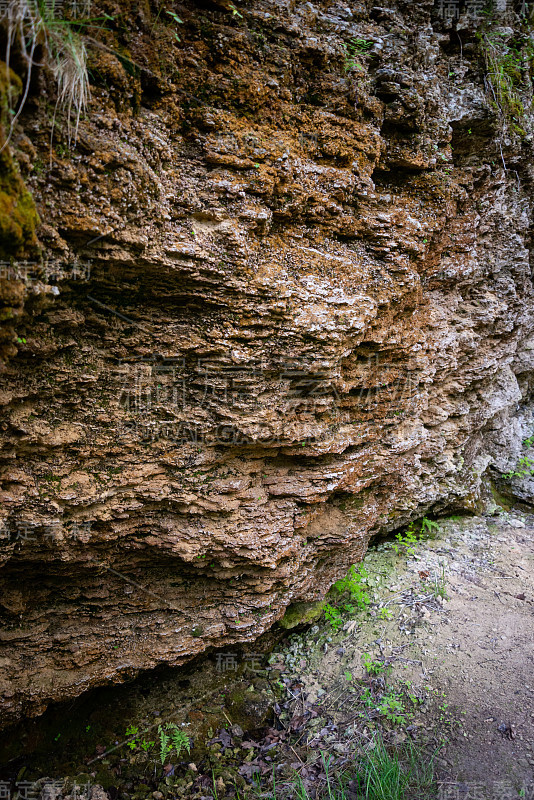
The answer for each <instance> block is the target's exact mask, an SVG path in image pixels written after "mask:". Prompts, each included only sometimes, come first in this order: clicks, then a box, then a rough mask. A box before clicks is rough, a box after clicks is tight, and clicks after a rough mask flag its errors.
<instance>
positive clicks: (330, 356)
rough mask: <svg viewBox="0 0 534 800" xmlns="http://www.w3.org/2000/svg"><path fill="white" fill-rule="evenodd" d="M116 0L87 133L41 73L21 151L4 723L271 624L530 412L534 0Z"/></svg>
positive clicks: (99, 47)
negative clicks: (63, 113)
mask: <svg viewBox="0 0 534 800" xmlns="http://www.w3.org/2000/svg"><path fill="white" fill-rule="evenodd" d="M441 5H443V4H441ZM501 5H502V4H501ZM519 5H521V4H519ZM524 5H525V4H523V6H524ZM95 6H98V7H97V8H95V11H94V13H95V14H101V13H107V14H108V15H109V16H110V17H111V18H112V19H111V20H110V21H108V23H107V28H108V30H102V31H99V32H98V34H97V35H98V38H97V39H94V38H93V34H91V36H89V35H88V39H87V45H88V49H89V53H90V63H89V66H90V76H91V83H92V85H91V91H92V100H91V104H90V108H89V112H88V114H87V115H86V117H85V118H84V119H82V121H81V123H80V129H79V135H78V141H77V145H76V148H75V149H72V150H69V147H68V142H67V141H66V139H65V134H64V133H62V131H61V130H56V132H55V134H54V139H53V145H52V148H50V107H51V104H52V106H53V100H54V91H55V90H54V85H53V80H52V76H51V75H50V74H49V72H48V71H47V70H46V69H45V68H41V69H39V68H36V69H35V74H34V75H33V77H32V91H31V93H30V96H29V99H28V101H27V105H26V107H25V109H24V111H23V113H22V115H21V118H20V125H19V126H18V127H17V128H16V130H15V133H14V135H13V138H12V140H11V143H10V146H9V150H7V149H6V150H5V151H4V153H8V152H9V153H10V154H11V155H9V158H14V159H15V160H16V162H17V163H18V164H19V165H20V171H21V176H22V177H21V178H20V181H22V178H23V179H24V181H25V183H26V186H27V187H29V188H30V189H31V191H32V194H33V197H34V199H35V204H36V208H37V211H38V213H39V216H40V220H41V225H40V228H38V230H37V233H38V237H39V245H36V244H35V241H34V239H33V237H34V227H35V225H34V222H35V218H34V216H32V215H33V213H34V212H33V210H30V212H28V213H29V214H30V217H31V222H32V224H31V225H29V226H28V231H27V235H26V238H24V236H23V235H22V234H21V240H20V242H17V244H16V247H15V250H11V251H8V250H7V249H6V250H5V255H4V258H5V259H6V261H4V262H3V263H4V265H5V264H7V263H8V260H9V259H10V258H11V259H12V258H15V261H14V262H13V264H14V266H16V267H17V269H18V270H19V271H18V272H17V273H16V274H13V273H12V272H9V273H7V272H5V271H4V275H3V276H2V280H0V301H1V302H2V304H3V311H2V320H3V321H4V334H3V339H2V342H1V343H2V345H3V355H4V364H5V366H4V371H3V372H2V374H1V376H0V378H1V387H0V402H1V416H0V429H1V432H2V448H1V451H0V458H1V480H2V491H1V503H2V511H1V514H2V527H1V529H0V536H1V537H2V538H1V539H0V567H1V568H0V586H1V590H0V619H1V628H0V665H1V671H0V689H1V694H2V696H3V700H2V701H1V706H0V718H1V721H2V724H4V725H5V724H9V723H11V722H13V721H15V720H16V719H18V718H19V717H20V716H21V715H24V714H35V713H39V712H40V711H42V710H43V709H44V708H45V707H46V705H47V704H48V703H49V702H50V701H51V700H58V699H65V698H69V697H73V696H76V695H78V694H79V693H81V692H82V691H84V690H85V689H87V688H89V687H91V686H95V685H98V684H102V683H105V682H111V681H122V680H124V679H127V678H129V677H131V676H133V675H135V674H136V673H137V672H138V671H139V670H142V669H147V668H150V667H154V666H156V665H158V664H173V665H179V664H182V663H184V662H185V661H186V660H188V659H189V658H191V657H192V656H194V655H196V654H198V653H201V652H203V651H204V650H205V649H206V648H208V647H214V646H221V645H225V644H229V643H233V642H238V641H245V640H251V639H254V638H255V637H256V636H258V635H259V634H260V633H261V632H262V631H264V630H266V629H267V628H268V627H269V626H271V625H272V624H273V623H274V622H275V621H276V620H278V619H279V618H280V617H281V616H282V615H283V614H284V611H285V609H286V608H287V607H288V605H290V604H291V603H294V602H297V601H303V600H313V599H317V598H320V597H322V596H324V593H325V592H326V591H327V589H328V588H329V586H330V585H331V584H332V582H333V581H335V580H336V579H338V578H339V577H341V576H342V575H343V574H344V573H345V572H346V570H347V568H348V567H349V565H350V564H352V563H354V562H357V561H358V560H359V559H360V558H361V557H362V556H363V554H364V552H365V549H366V546H367V543H368V541H369V538H370V537H371V536H372V535H373V534H376V533H378V532H380V531H382V532H383V531H388V530H393V529H395V528H397V527H399V526H401V525H402V524H404V523H406V522H408V521H409V520H410V519H414V518H418V517H421V516H423V515H424V514H426V513H434V514H436V513H439V512H440V511H443V510H445V509H447V508H456V509H458V508H466V509H469V508H473V507H475V505H476V501H477V492H478V487H479V485H480V480H481V476H482V475H483V474H484V472H485V471H486V470H487V469H488V468H495V469H498V470H501V471H504V470H506V469H509V468H510V467H511V466H512V465H513V464H514V463H515V461H516V460H517V458H518V454H519V451H520V445H521V439H522V438H523V437H524V436H525V435H527V432H528V433H530V427H529V424H530V420H531V411H530V406H529V402H530V384H531V376H532V369H533V348H534V338H533V327H534V326H533V318H532V310H533V300H532V276H531V266H530V249H531V241H530V225H531V212H532V202H531V194H532V181H531V178H532V175H531V172H532V166H531V161H532V137H531V135H530V129H531V125H532V119H531V117H530V113H529V108H530V106H529V100H530V60H529V58H530V56H528V53H529V52H530V51H529V50H528V47H527V46H526V44H525V43H526V42H528V41H529V37H530V23H529V20H528V18H527V17H526V16H525V15H523V16H520V15H519V13H518V11H520V10H521V9H515V8H513V7H512V3H509V4H508V7H507V9H505V8H504V7H502V8H501V7H500V8H499V10H498V13H497V15H496V16H494V17H493V18H491V19H486V18H477V19H471V18H469V15H468V14H467V15H466V14H464V15H463V16H461V17H460V18H459V19H453V20H452V21H447V20H446V19H444V18H443V15H440V10H439V7H438V8H433V6H432V4H431V3H429V2H427V1H426V0H422V1H421V2H419V1H417V2H411V1H410V2H403V0H399V2H397V3H390V2H388V3H387V4H384V7H382V6H380V7H379V6H378V5H377V4H376V3H375V2H355V3H352V4H350V7H346V6H345V5H344V4H343V3H339V4H337V5H336V4H335V3H332V2H328V0H321V1H320V2H316V3H314V4H312V3H310V2H306V3H304V2H302V3H300V2H294V1H292V2H274V0H251V1H250V2H249V3H247V4H242V5H239V6H238V5H237V4H236V5H233V4H229V3H226V2H225V0H220V1H219V0H217V2H214V3H207V2H206V3H205V4H200V3H198V4H196V3H192V2H185V3H181V4H180V5H179V6H178V5H175V6H172V10H173V13H175V14H177V15H178V16H179V18H180V19H181V20H182V22H181V23H178V22H177V21H176V20H175V18H174V17H173V16H172V15H171V14H168V13H167V11H168V10H171V5H169V9H165V13H164V14H160V15H159V16H158V14H157V9H155V8H150V7H149V4H148V2H144V3H142V2H140V3H134V4H132V5H131V7H130V6H129V5H128V4H126V3H118V2H117V3H114V2H109V3H105V2H102V3H98V4H97V3H95ZM127 6H128V7H127ZM437 6H439V4H437ZM458 9H459V11H462V10H463V11H465V4H464V5H462V4H461V3H459V4H458ZM527 10H528V9H527ZM481 26H486V27H481ZM487 26H492V27H491V31H492V34H491V35H497V34H500V33H502V34H503V41H505V42H510V43H511V44H513V43H514V42H519V44H517V47H518V48H522V49H521V52H522V53H527V55H524V58H523V62H522V65H521V68H520V69H519V73H518V77H517V80H516V84H517V92H518V93H521V96H522V97H523V104H524V111H522V113H521V114H519V113H518V114H517V115H516V119H513V118H511V119H510V120H506V119H505V120H503V118H502V113H501V111H499V109H498V108H496V107H495V103H492V98H491V92H490V91H489V89H491V84H489V85H488V79H487V65H486V62H485V59H484V52H483V37H482V38H481V31H487V30H488V27H487ZM514 37H515V38H514ZM518 37H519V38H518ZM12 66H13V67H14V69H15V71H16V70H17V66H18V68H19V72H20V77H21V78H22V79H24V77H25V75H24V68H23V65H20V64H19V65H17V64H14V65H12ZM488 86H489V89H488ZM514 91H515V90H514ZM6 158H7V156H6ZM7 169H8V167H5V170H7ZM10 169H11V167H10ZM6 174H7V173H6ZM6 180H7V178H6ZM14 181H15V178H13V179H12V180H11V183H10V189H9V191H10V192H11V195H14V194H16V193H17V192H19V193H23V191H25V190H23V188H21V187H19V188H17V187H15V188H13V186H14ZM16 181H19V177H17V178H16ZM17 186H18V184H17ZM0 188H1V187H0ZM32 226H33V227H32ZM36 248H37V249H36ZM39 248H40V249H39ZM13 253H15V256H13ZM13 264H10V270H11V269H12V268H13ZM17 277H18V280H17V279H16V278H17Z"/></svg>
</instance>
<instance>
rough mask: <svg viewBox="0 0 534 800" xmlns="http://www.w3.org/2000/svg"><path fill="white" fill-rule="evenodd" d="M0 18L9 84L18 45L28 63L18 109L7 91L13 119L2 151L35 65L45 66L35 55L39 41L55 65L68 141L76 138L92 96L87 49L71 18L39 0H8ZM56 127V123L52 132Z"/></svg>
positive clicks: (59, 99)
mask: <svg viewBox="0 0 534 800" xmlns="http://www.w3.org/2000/svg"><path fill="white" fill-rule="evenodd" d="M0 21H1V22H2V24H3V26H4V27H5V29H6V40H7V44H6V54H5V62H6V71H7V85H8V86H10V87H11V77H10V61H11V56H12V53H13V51H14V50H15V49H18V51H19V52H20V54H21V55H22V58H23V60H24V62H25V63H26V78H25V83H24V90H23V94H22V97H21V99H20V101H19V103H18V109H17V111H16V112H15V110H14V108H12V107H11V105H12V102H14V100H15V99H16V98H14V95H15V92H14V91H13V90H12V89H11V90H10V91H8V104H9V107H10V113H11V115H12V119H11V121H10V125H9V130H8V132H7V136H6V139H5V141H4V143H3V145H2V147H1V148H0V153H1V152H2V150H4V148H5V147H6V146H7V145H8V143H9V141H10V139H11V136H12V134H13V130H14V127H15V124H16V122H17V120H18V118H19V116H20V114H21V112H22V109H23V108H24V105H25V103H26V100H27V98H28V92H29V88H30V81H31V76H32V71H33V68H34V67H37V66H43V64H41V63H38V62H36V61H35V58H34V56H35V51H36V48H37V46H38V45H41V46H42V49H43V51H44V61H45V63H47V64H48V65H49V66H50V67H51V68H52V71H53V73H54V76H55V79H56V82H57V86H58V96H57V103H56V111H57V109H58V108H61V109H63V110H64V111H65V112H66V116H67V127H68V139H69V145H70V144H71V142H72V141H73V140H74V142H76V139H77V135H78V126H79V122H80V117H81V115H82V113H83V112H84V111H85V109H86V108H87V104H88V102H89V98H90V91H89V75H88V71H87V52H86V48H85V44H84V42H83V40H82V38H81V37H80V35H79V34H78V33H76V31H75V30H74V29H73V26H72V23H71V22H70V21H69V20H66V19H61V18H59V17H57V16H55V15H54V11H53V10H50V9H49V8H48V7H47V6H45V5H42V6H41V4H39V3H38V2H37V0H9V2H8V3H7V5H6V6H5V8H4V9H3V13H2V15H1V18H0ZM73 120H74V122H73ZM54 121H55V113H54ZM53 129H54V124H52V136H53Z"/></svg>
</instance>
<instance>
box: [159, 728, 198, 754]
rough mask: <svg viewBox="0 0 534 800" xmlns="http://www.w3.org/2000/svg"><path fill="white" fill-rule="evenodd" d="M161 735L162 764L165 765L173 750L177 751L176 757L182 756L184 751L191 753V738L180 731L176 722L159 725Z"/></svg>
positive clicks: (160, 752) (160, 751)
mask: <svg viewBox="0 0 534 800" xmlns="http://www.w3.org/2000/svg"><path fill="white" fill-rule="evenodd" d="M158 733H159V757H160V760H161V763H162V764H164V763H165V761H166V760H167V758H168V757H169V756H170V754H171V753H172V751H173V750H175V751H176V757H177V758H178V757H179V756H180V753H181V752H182V750H187V752H188V753H190V752H191V742H190V741H189V737H188V736H186V734H185V733H184V732H183V731H182V730H180V728H179V727H178V725H176V724H175V723H174V722H166V723H165V725H158Z"/></svg>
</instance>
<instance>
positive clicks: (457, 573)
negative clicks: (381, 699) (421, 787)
mask: <svg viewBox="0 0 534 800" xmlns="http://www.w3.org/2000/svg"><path fill="white" fill-rule="evenodd" d="M402 549H404V551H405V556H404V557H402V552H401V554H400V555H399V554H398V553H395V550H394V549H393V547H392V545H391V543H389V544H388V543H384V544H381V545H378V546H377V547H375V548H371V549H370V551H369V553H368V555H367V557H366V559H365V562H364V565H365V568H366V570H367V572H368V578H367V579H366V580H365V585H366V588H367V591H368V592H369V593H370V599H371V601H372V602H371V606H370V607H369V609H368V611H367V613H365V612H360V614H357V615H355V617H354V621H353V622H352V623H350V622H346V623H345V626H344V627H345V630H344V631H340V632H339V633H337V634H335V635H333V636H332V637H328V638H331V641H325V640H324V636H322V633H323V630H324V627H323V624H321V625H320V626H315V627H314V628H312V633H314V634H315V635H316V636H317V634H318V636H317V638H316V640H315V641H314V643H313V644H312V643H311V641H310V639H311V637H310V635H309V634H308V637H307V639H306V638H305V635H304V634H303V645H304V644H305V647H304V646H303V647H302V648H301V647H300V645H299V644H298V637H295V639H294V641H293V645H292V647H293V649H292V650H291V649H290V650H289V651H288V654H287V655H284V654H282V657H283V658H284V659H285V660H286V663H287V659H288V658H289V662H290V663H291V660H292V659H293V658H294V659H295V664H296V665H298V666H299V667H300V668H301V670H300V675H301V679H302V680H303V681H304V683H305V686H306V689H305V691H307V692H308V699H310V698H311V699H314V697H315V696H317V694H319V697H321V695H322V694H323V692H324V693H325V695H324V697H325V698H326V699H325V701H324V703H323V708H324V709H325V710H327V711H328V712H329V713H330V714H332V715H333V718H334V721H335V723H336V725H338V726H339V728H340V729H341V728H343V725H344V724H346V722H347V720H350V718H351V712H352V711H353V710H354V705H353V704H352V703H351V700H350V697H351V696H350V695H349V694H348V690H345V691H343V683H344V682H345V684H347V683H348V682H350V681H351V680H353V678H352V677H351V676H355V677H357V678H360V677H362V675H363V674H364V670H363V669H362V662H363V660H364V659H365V658H367V660H369V657H370V658H371V659H377V660H380V659H383V658H384V657H385V658H386V659H391V660H392V661H393V667H392V673H391V674H390V675H389V676H388V683H390V685H392V686H394V685H396V684H397V685H398V684H399V682H402V681H404V682H408V683H405V684H404V685H405V686H409V687H410V688H409V694H411V696H412V697H415V698H417V702H416V703H415V706H416V710H414V712H413V716H412V718H411V719H410V720H409V724H405V725H402V724H397V726H393V728H392V727H391V726H389V727H390V734H391V739H392V740H393V741H395V740H400V741H402V740H403V739H404V738H405V737H406V736H407V735H412V736H413V735H414V734H415V733H416V734H417V738H420V734H423V738H426V739H427V742H428V744H429V745H432V744H434V745H438V746H440V748H441V749H440V752H439V755H438V758H437V773H438V777H439V779H440V782H441V783H440V795H441V796H442V797H443V798H451V800H452V798H464V800H467V798H470V800H475V798H493V799H494V800H511V798H516V797H518V798H519V797H526V798H530V799H531V800H532V798H534V625H533V621H534V517H532V516H528V515H525V514H519V513H501V514H499V515H498V516H496V517H490V516H488V517H470V518H466V517H464V518H452V519H449V520H445V521H440V523H439V531H437V533H436V535H435V538H433V539H428V540H426V541H423V542H420V543H418V544H417V545H415V547H414V548H413V552H412V553H406V548H401V551H402ZM444 588H445V590H446V593H447V595H448V600H446V601H445V600H442V599H441V598H439V593H440V591H442V590H443V589H444ZM436 595H438V597H437V598H436ZM386 617H391V618H390V619H386ZM325 650H326V652H324V651H325ZM306 651H307V652H306ZM292 653H294V654H295V655H294V656H293V655H292ZM300 653H302V654H303V655H305V659H304V661H303V660H299V655H300ZM366 654H367V655H366ZM304 664H305V666H304ZM340 692H341V694H340ZM352 697H354V695H352ZM334 698H335V699H334ZM407 716H410V715H409V714H408V715H407ZM407 722H408V721H407ZM387 726H388V721H387V720H386V727H387ZM360 732H361V729H360Z"/></svg>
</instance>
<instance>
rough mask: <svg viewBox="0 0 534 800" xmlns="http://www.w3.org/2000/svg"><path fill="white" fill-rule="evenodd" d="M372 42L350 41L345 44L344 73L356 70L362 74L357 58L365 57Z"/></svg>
mask: <svg viewBox="0 0 534 800" xmlns="http://www.w3.org/2000/svg"><path fill="white" fill-rule="evenodd" d="M373 44H374V42H371V41H369V40H367V39H351V40H350V41H349V42H348V43H347V44H345V45H344V46H343V47H344V50H345V63H344V68H345V72H350V70H351V69H358V70H360V71H361V72H363V66H362V65H361V63H360V62H359V60H358V56H363V55H365V54H366V53H367V52H368V51H369V50H370V49H371V48H372V46H373Z"/></svg>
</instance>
